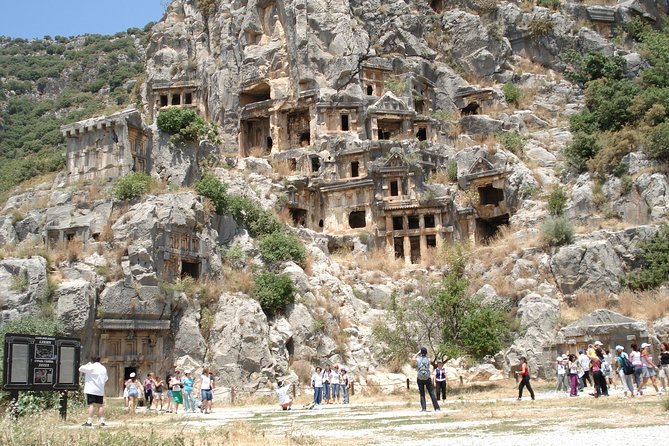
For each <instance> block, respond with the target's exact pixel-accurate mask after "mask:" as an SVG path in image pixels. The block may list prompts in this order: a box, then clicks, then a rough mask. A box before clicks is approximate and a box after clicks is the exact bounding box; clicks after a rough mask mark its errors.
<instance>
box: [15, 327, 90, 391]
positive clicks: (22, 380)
mask: <svg viewBox="0 0 669 446" xmlns="http://www.w3.org/2000/svg"><path fill="white" fill-rule="evenodd" d="M80 354H81V342H80V341H79V339H74V338H62V337H54V336H31V335H23V334H15V333H7V334H6V335H5V357H4V358H3V362H4V370H3V380H2V382H3V387H4V389H5V390H78V389H79V359H80Z"/></svg>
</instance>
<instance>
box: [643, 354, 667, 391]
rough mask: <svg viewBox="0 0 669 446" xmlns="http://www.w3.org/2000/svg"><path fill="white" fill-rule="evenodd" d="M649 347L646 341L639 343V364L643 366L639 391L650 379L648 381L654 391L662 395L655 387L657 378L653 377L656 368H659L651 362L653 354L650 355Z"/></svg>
mask: <svg viewBox="0 0 669 446" xmlns="http://www.w3.org/2000/svg"><path fill="white" fill-rule="evenodd" d="M650 348H651V345H650V344H647V343H643V344H641V365H642V367H643V370H642V380H641V392H643V389H644V388H645V387H646V384H647V383H648V380H649V379H650V383H651V384H652V385H653V387H654V388H655V393H656V394H658V395H662V392H661V391H660V389H659V388H658V387H657V380H656V379H655V375H656V374H657V373H656V370H659V368H658V367H657V366H656V365H655V363H654V362H653V355H651V352H650Z"/></svg>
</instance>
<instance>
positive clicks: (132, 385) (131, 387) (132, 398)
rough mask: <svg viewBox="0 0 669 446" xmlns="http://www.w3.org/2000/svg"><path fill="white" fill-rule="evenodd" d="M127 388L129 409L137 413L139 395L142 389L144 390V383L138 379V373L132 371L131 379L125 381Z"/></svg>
mask: <svg viewBox="0 0 669 446" xmlns="http://www.w3.org/2000/svg"><path fill="white" fill-rule="evenodd" d="M125 389H126V390H127V391H128V410H130V412H131V413H135V408H136V407H137V397H139V393H140V391H141V392H143V389H142V385H141V384H140V383H139V381H137V374H136V373H135V372H132V373H130V379H129V380H127V381H126V382H125Z"/></svg>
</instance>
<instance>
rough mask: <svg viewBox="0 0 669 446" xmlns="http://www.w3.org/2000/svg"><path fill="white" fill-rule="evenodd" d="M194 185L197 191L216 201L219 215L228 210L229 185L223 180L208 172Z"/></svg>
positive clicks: (215, 205)
mask: <svg viewBox="0 0 669 446" xmlns="http://www.w3.org/2000/svg"><path fill="white" fill-rule="evenodd" d="M194 187H195V192H197V193H198V194H200V195H202V196H203V197H207V198H209V199H210V200H211V201H212V203H214V207H215V208H216V213H217V214H218V215H222V214H224V213H225V212H226V211H227V210H228V201H229V198H228V193H227V191H228V187H227V186H226V185H225V184H224V183H223V182H222V181H221V180H219V179H218V178H216V177H215V176H213V175H211V174H208V173H206V174H204V175H203V176H202V178H201V179H200V180H199V181H196V182H195V185H194Z"/></svg>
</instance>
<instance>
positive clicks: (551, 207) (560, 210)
mask: <svg viewBox="0 0 669 446" xmlns="http://www.w3.org/2000/svg"><path fill="white" fill-rule="evenodd" d="M566 205H567V194H566V193H565V191H564V189H562V188H561V187H556V188H555V189H553V191H552V192H551V193H550V195H549V196H548V212H549V213H550V214H551V215H555V216H557V217H560V216H562V214H564V208H565V206H566Z"/></svg>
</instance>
